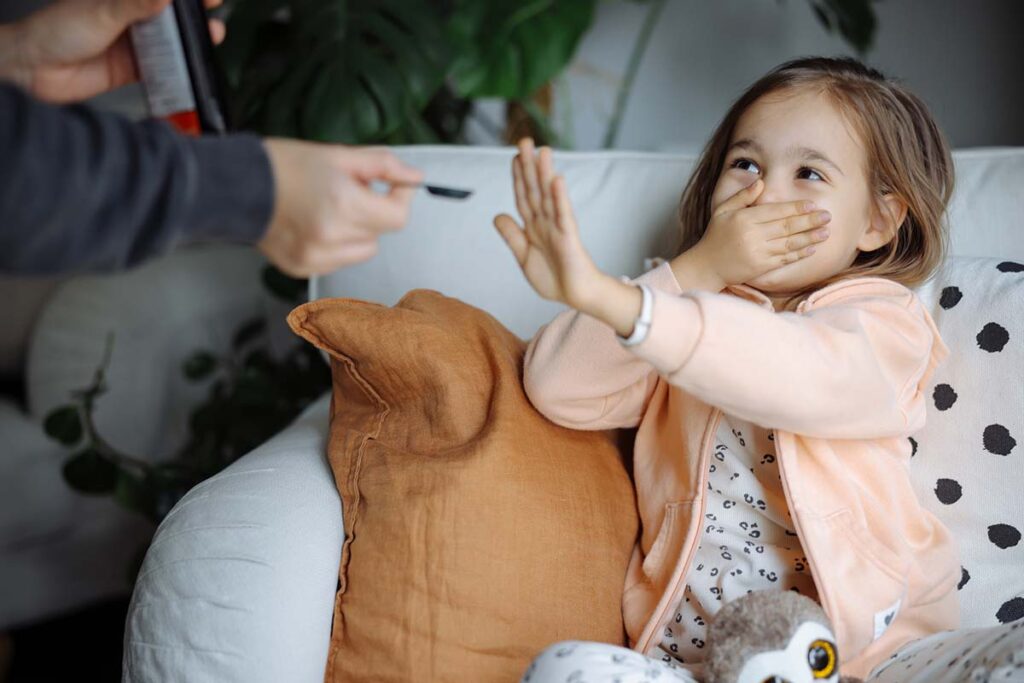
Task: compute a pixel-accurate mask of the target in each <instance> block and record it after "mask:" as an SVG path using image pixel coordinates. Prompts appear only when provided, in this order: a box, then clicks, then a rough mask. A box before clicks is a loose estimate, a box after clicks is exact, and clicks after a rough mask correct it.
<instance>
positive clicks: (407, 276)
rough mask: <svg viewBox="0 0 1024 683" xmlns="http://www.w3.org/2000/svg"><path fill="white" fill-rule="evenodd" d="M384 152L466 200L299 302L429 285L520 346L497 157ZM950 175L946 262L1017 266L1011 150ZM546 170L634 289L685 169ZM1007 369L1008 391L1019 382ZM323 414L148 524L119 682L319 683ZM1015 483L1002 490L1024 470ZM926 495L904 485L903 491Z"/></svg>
mask: <svg viewBox="0 0 1024 683" xmlns="http://www.w3.org/2000/svg"><path fill="white" fill-rule="evenodd" d="M400 152H401V155H402V156H403V157H404V158H405V159H407V160H408V161H409V162H411V163H413V164H415V165H417V166H419V167H421V168H423V169H424V170H425V171H426V176H427V178H429V179H430V180H432V181H435V182H437V183H441V184H451V185H453V186H457V187H468V188H471V189H473V190H474V191H475V194H474V195H473V196H472V198H471V199H470V200H468V201H466V202H453V201H446V200H442V199H437V198H432V197H430V196H428V195H426V194H421V195H420V196H419V197H418V198H417V199H416V202H415V204H414V206H413V211H412V218H411V222H410V224H409V226H408V227H407V228H406V229H405V230H404V231H403V232H401V233H398V234H396V235H394V236H389V237H387V238H386V239H385V240H384V241H383V244H382V248H381V252H380V255H379V256H378V257H377V258H376V259H375V260H374V261H372V262H370V263H368V264H364V265H361V266H358V267H353V268H349V269H346V270H343V271H339V272H337V273H335V274H333V275H331V276H328V277H324V278H320V279H318V280H315V281H314V282H313V283H312V285H311V296H312V297H324V296H350V297H357V298H363V299H369V300H374V301H378V302H381V303H384V304H389V305H390V304H393V303H394V302H395V301H397V299H398V298H399V297H400V296H401V295H402V294H404V293H405V292H406V291H408V290H409V289H413V288H420V287H426V288H432V289H437V290H440V291H441V292H443V293H445V294H447V295H450V296H455V297H459V298H461V299H463V300H465V301H467V302H469V303H471V304H474V305H476V306H479V307H482V308H484V309H486V310H488V311H489V312H491V313H492V314H494V315H495V316H496V317H498V318H499V319H500V320H501V321H502V322H504V323H505V324H506V325H507V326H508V327H509V328H510V329H512V330H513V331H515V332H516V333H517V334H519V335H520V336H522V337H529V336H530V335H532V333H533V332H534V331H535V330H536V329H537V327H538V326H539V325H540V324H541V323H543V322H545V321H547V320H548V319H549V318H551V317H552V316H553V315H554V314H555V313H556V311H557V310H558V308H557V307H556V306H554V305H552V304H548V303H545V302H542V301H541V300H540V299H539V298H538V297H536V296H535V295H534V294H533V293H532V291H531V290H530V289H529V288H528V286H527V285H526V284H525V281H524V280H523V278H522V276H521V275H520V274H519V272H518V270H517V268H516V266H515V264H514V262H513V260H512V257H511V255H510V254H509V253H508V252H507V250H506V248H505V246H504V244H503V243H502V242H501V240H500V239H499V237H498V236H497V234H496V233H495V232H494V229H493V227H492V225H491V218H492V216H493V215H494V214H495V213H497V212H499V211H511V210H512V209H513V208H514V205H513V201H512V194H511V188H510V170H509V162H510V159H511V155H512V150H510V149H481V148H436V147H420V148H405V149H401V150H400ZM955 160H956V165H957V172H958V184H957V193H956V198H955V200H954V204H953V206H952V209H951V222H952V226H953V240H952V245H953V253H954V254H957V255H960V256H978V257H983V256H997V257H1000V258H1003V259H1007V260H1014V261H1017V262H1024V229H1022V228H1024V193H1022V192H1021V189H1020V188H1022V187H1024V149H991V150H965V151H958V152H957V153H956V155H955ZM555 161H556V166H557V167H558V168H559V169H560V171H562V172H564V173H565V174H566V176H567V180H568V184H569V188H570V193H571V195H572V197H573V200H574V203H575V206H576V207H577V213H578V217H579V222H580V225H581V226H582V231H583V239H584V242H585V244H586V245H587V247H588V248H589V249H590V250H591V252H592V254H593V255H594V257H595V259H596V261H597V262H598V264H599V265H600V266H601V267H603V268H604V269H606V270H607V271H609V272H612V273H615V274H628V275H635V274H637V273H639V272H641V271H642V270H643V268H644V260H645V259H646V258H648V257H651V256H655V255H667V251H668V250H669V249H670V247H671V245H672V244H674V240H675V234H674V231H673V230H672V228H671V224H672V218H673V215H674V212H675V208H676V204H677V201H678V195H679V190H680V188H681V187H682V185H683V184H684V182H685V179H686V177H687V174H688V172H689V170H690V168H691V166H692V164H693V162H694V159H693V157H692V156H683V155H660V154H632V153H619V152H615V153H558V154H556V156H555ZM933 294H934V292H933ZM1022 310H1024V309H1022ZM1016 370H1017V372H1018V377H1019V376H1020V372H1022V371H1024V368H1020V367H1018V368H1017V369H1016ZM1021 404H1022V405H1019V406H1017V407H1016V410H1018V411H1021V410H1022V409H1024V397H1022V399H1021ZM327 407H328V398H327V397H326V396H325V397H324V398H323V399H322V400H320V401H319V402H318V403H316V404H315V405H314V406H312V407H311V408H310V409H309V410H308V411H307V412H306V413H305V414H304V415H303V416H302V417H301V418H299V419H298V420H297V421H296V422H295V423H294V424H293V425H292V426H291V427H289V428H288V429H286V430H285V431H284V432H282V433H281V434H279V435H278V436H277V437H275V438H273V439H271V440H270V441H269V442H268V443H266V444H265V445H263V446H261V447H260V448H258V449H257V450H256V451H254V452H253V453H251V454H249V455H248V456H246V457H244V458H243V459H241V460H240V461H238V462H237V463H235V464H234V465H232V466H231V467H229V468H228V469H227V470H226V471H224V472H223V473H222V474H220V475H218V476H215V477H213V478H212V479H210V480H208V481H206V482H204V483H202V484H200V485H199V486H197V487H196V488H195V489H193V490H192V491H191V492H190V493H189V494H188V495H187V496H186V497H185V498H184V499H183V500H182V501H181V502H180V503H179V504H178V505H177V507H175V508H174V510H173V511H172V512H171V513H170V515H169V516H168V517H167V519H166V520H165V521H164V523H163V524H162V525H161V527H160V529H159V531H158V533H157V536H156V538H155V540H154V542H153V544H152V546H151V547H150V550H149V553H148V555H147V557H146V560H145V564H144V566H143V569H142V572H141V574H140V576H139V579H138V582H137V583H136V586H135V592H134V596H133V599H132V604H131V608H130V612H129V616H128V620H127V624H126V630H125V641H124V645H125V651H124V673H123V677H124V680H126V681H167V680H188V681H193V682H198V681H221V682H223V681H246V682H247V683H251V682H253V681H285V680H287V681H294V682H301V681H310V682H312V681H320V680H322V678H323V668H324V663H325V661H326V654H327V647H328V642H329V636H330V627H331V615H332V605H333V594H334V591H335V586H336V573H337V569H338V559H339V553H340V548H341V543H342V521H341V507H340V504H339V500H338V496H337V492H336V490H335V487H334V483H333V481H332V478H331V473H330V470H329V468H328V467H327V465H326V462H325V456H324V449H325V434H326V430H327ZM1018 438H1020V437H1019V435H1018ZM1019 455H1020V453H1019V451H1018V456H1019ZM1018 462H1019V458H1018ZM1017 471H1018V473H1019V477H1018V478H1017V480H1016V482H1015V484H1014V486H1015V487H1016V488H1017V489H1019V488H1020V486H1021V485H1024V469H1018V470H1017ZM929 476H930V475H929ZM930 488H931V482H930V481H924V480H922V489H921V490H922V491H928V490H930ZM1006 504H1007V505H1017V503H1016V501H1010V500H1007V501H1006ZM1018 507H1019V505H1018ZM1014 552H1016V551H1014ZM1013 558H1014V559H1011V560H1007V561H1008V562H1010V563H1011V564H1010V565H1009V569H1010V570H1012V569H1013V567H1014V566H1017V567H1020V566H1024V562H1022V563H1021V564H1019V565H1018V564H1015V563H1016V562H1018V561H1020V559H1019V558H1020V555H1019V553H1018V554H1017V555H1014V556H1013ZM1021 574H1022V577H1021V579H1022V580H1024V572H1021ZM1019 589H1020V590H1022V591H1024V587H1019ZM972 609H974V612H972ZM964 623H965V625H966V626H981V625H989V624H991V623H993V622H992V617H991V615H990V614H987V613H984V612H983V611H982V610H981V606H980V604H975V603H974V601H965V608H964Z"/></svg>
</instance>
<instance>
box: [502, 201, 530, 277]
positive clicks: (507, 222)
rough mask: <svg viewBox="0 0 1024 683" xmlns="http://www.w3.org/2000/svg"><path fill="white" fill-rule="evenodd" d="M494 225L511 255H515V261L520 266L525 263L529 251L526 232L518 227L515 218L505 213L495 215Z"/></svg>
mask: <svg viewBox="0 0 1024 683" xmlns="http://www.w3.org/2000/svg"><path fill="white" fill-rule="evenodd" d="M494 227H496V228H497V229H498V233H499V234H500V235H501V237H502V239H504V240H505V244H507V245H508V248H509V249H511V250H512V255H513V256H515V257H516V262H517V263H519V265H520V266H522V265H523V264H524V263H526V255H527V254H528V253H529V251H530V242H529V240H527V239H526V233H524V232H523V229H522V228H521V227H519V224H518V223H516V221H515V219H514V218H512V216H509V215H508V214H507V213H503V214H501V215H498V216H495V217H494Z"/></svg>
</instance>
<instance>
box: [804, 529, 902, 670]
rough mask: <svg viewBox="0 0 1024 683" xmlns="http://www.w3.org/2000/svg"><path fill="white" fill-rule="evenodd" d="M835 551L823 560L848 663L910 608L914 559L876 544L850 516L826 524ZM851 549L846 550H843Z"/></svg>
mask: <svg viewBox="0 0 1024 683" xmlns="http://www.w3.org/2000/svg"><path fill="white" fill-rule="evenodd" d="M824 521H825V523H826V527H827V531H826V532H827V533H830V534H832V535H833V539H834V540H833V541H832V542H831V543H830V544H829V545H831V546H832V547H833V548H834V551H833V552H832V553H830V555H829V556H827V557H824V558H819V559H818V570H819V572H820V573H821V574H822V575H823V576H827V577H828V579H827V585H828V586H829V588H828V589H827V590H828V593H829V595H828V596H822V597H824V598H825V599H826V600H827V602H828V603H829V604H830V606H831V610H830V612H831V613H830V616H831V618H832V621H833V624H832V625H833V629H834V632H835V634H836V640H837V644H838V646H839V655H840V658H841V660H842V661H847V662H849V661H850V660H851V659H853V658H856V657H858V656H860V655H861V654H862V653H863V652H864V651H865V650H866V649H867V648H868V647H869V646H870V645H871V644H872V643H873V642H875V641H876V640H878V639H879V638H881V637H882V635H884V633H885V632H886V631H888V630H889V628H890V627H891V626H892V624H893V622H895V621H896V620H897V619H899V618H900V617H901V615H902V614H903V612H904V611H905V610H906V609H907V607H908V606H909V605H908V604H907V586H908V581H909V575H910V565H911V562H910V555H909V550H908V552H907V553H906V554H901V553H898V552H896V551H894V550H892V549H891V548H888V547H886V546H885V545H884V544H882V543H881V542H879V541H878V540H877V539H875V538H873V537H872V536H871V535H870V533H869V531H868V530H867V529H865V528H863V527H862V526H861V525H860V524H858V523H857V521H856V518H855V517H854V515H853V513H852V512H851V511H850V510H843V511H841V512H837V513H835V514H833V515H830V516H828V517H827V518H825V520H824ZM843 546H845V547H843Z"/></svg>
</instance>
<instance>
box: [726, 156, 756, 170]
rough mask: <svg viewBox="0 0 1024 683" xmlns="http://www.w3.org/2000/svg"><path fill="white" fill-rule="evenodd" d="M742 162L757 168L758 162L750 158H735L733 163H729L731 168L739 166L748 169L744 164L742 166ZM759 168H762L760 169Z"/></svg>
mask: <svg viewBox="0 0 1024 683" xmlns="http://www.w3.org/2000/svg"><path fill="white" fill-rule="evenodd" d="M741 164H750V165H751V166H753V167H754V168H757V164H755V163H754V162H753V161H751V160H750V159H735V160H733V162H732V163H731V164H729V168H739V169H743V170H747V169H745V168H743V166H741ZM758 170H760V169H758ZM755 172H756V171H755Z"/></svg>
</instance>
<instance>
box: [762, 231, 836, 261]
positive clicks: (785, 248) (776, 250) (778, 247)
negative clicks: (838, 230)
mask: <svg viewBox="0 0 1024 683" xmlns="http://www.w3.org/2000/svg"><path fill="white" fill-rule="evenodd" d="M828 236H829V230H828V228H811V229H810V230H804V231H803V232H798V233H797V234H795V235H790V236H789V237H785V238H780V239H775V240H769V242H768V248H769V250H770V252H769V253H771V254H775V255H779V254H786V253H788V252H791V251H801V250H803V249H805V248H806V247H809V246H813V245H815V244H819V243H821V242H824V241H825V240H827V239H828Z"/></svg>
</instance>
